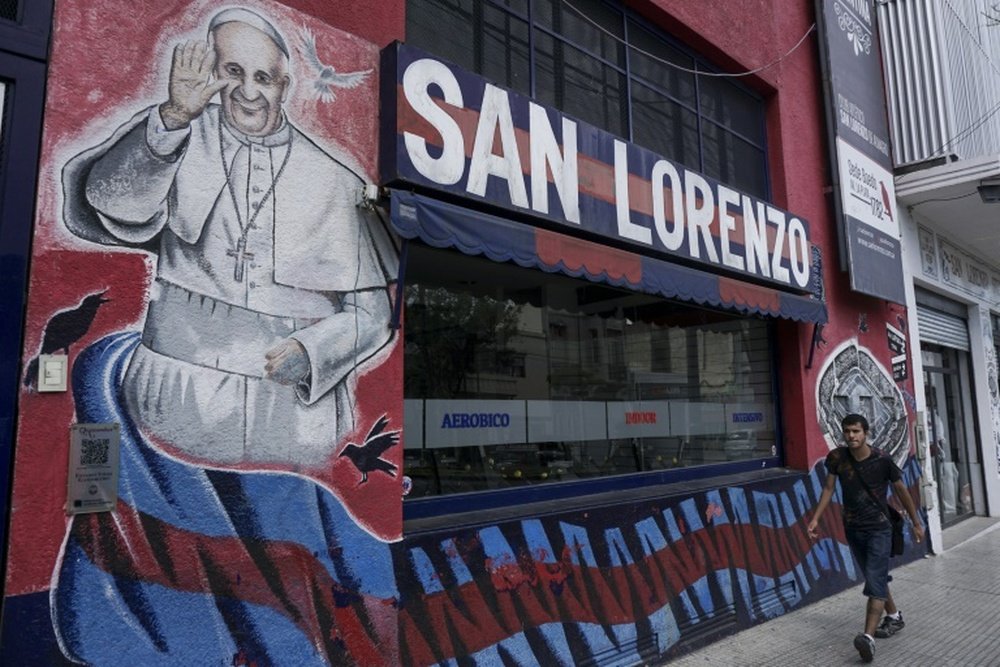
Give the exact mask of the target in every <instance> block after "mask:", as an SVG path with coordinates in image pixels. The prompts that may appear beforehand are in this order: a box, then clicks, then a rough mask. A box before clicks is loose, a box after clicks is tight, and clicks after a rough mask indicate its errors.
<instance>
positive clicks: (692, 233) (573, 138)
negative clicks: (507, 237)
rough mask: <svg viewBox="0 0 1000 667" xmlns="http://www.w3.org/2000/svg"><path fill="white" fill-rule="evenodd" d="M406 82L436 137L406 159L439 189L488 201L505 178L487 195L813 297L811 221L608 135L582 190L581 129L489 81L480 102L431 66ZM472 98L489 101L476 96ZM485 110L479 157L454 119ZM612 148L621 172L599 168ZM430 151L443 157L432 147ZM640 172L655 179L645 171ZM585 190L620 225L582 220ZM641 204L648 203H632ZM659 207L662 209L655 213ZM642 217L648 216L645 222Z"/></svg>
mask: <svg viewBox="0 0 1000 667" xmlns="http://www.w3.org/2000/svg"><path fill="white" fill-rule="evenodd" d="M401 81H402V86H401V90H402V94H403V95H404V97H405V102H406V103H408V104H409V106H410V108H411V109H412V111H413V112H414V113H415V114H416V115H417V116H418V117H419V118H420V119H421V120H422V121H425V122H426V123H427V124H428V125H429V126H430V127H431V128H432V129H433V132H434V133H436V135H437V136H420V135H418V134H415V133H414V132H413V131H412V130H411V129H403V131H402V135H403V145H404V147H405V149H406V157H408V159H409V160H410V162H411V163H412V166H413V169H414V170H415V171H416V172H417V173H418V174H419V175H420V176H422V177H423V178H425V179H427V180H428V181H430V182H431V183H433V184H436V185H440V186H456V187H458V188H462V189H464V190H465V192H467V193H468V194H470V195H474V196H477V197H483V198H485V197H486V196H487V194H486V193H487V185H488V184H489V182H490V179H491V178H492V179H496V180H497V181H500V182H502V183H503V184H504V185H505V187H501V188H500V191H501V192H502V193H504V194H501V195H499V196H498V195H497V194H496V192H495V191H494V189H492V188H491V189H490V195H489V196H490V197H493V198H495V200H496V203H498V204H502V205H510V206H513V207H516V208H518V209H523V210H530V211H534V212H536V213H539V214H543V215H552V211H553V207H554V206H555V204H556V203H558V206H559V208H561V210H562V217H561V219H562V220H563V221H565V222H569V223H572V224H574V225H580V226H581V227H584V228H587V227H588V225H589V226H590V227H591V228H590V231H593V232H596V233H601V234H605V235H609V234H610V235H613V236H614V235H617V237H618V238H621V239H623V240H627V241H629V242H631V243H635V244H639V245H641V246H644V247H646V248H651V249H653V250H665V251H669V252H680V253H682V254H683V253H685V252H686V254H687V256H689V257H691V258H693V259H698V260H701V261H702V262H707V263H712V264H716V265H720V266H724V267H728V268H730V269H733V270H735V271H740V272H749V273H752V274H754V275H756V276H762V277H765V278H769V279H771V280H774V281H777V282H779V283H783V284H786V285H790V286H794V287H796V288H799V289H802V290H808V289H809V287H810V272H811V269H812V266H811V262H812V253H811V250H810V241H809V238H808V232H807V229H806V226H805V223H804V222H803V221H802V220H800V219H799V218H797V217H795V216H793V215H791V214H788V213H786V212H784V211H782V210H780V209H778V208H775V207H773V206H771V205H769V204H767V203H766V202H762V201H759V200H757V199H755V198H753V197H751V196H749V195H745V194H742V193H739V192H737V191H735V190H733V189H731V188H729V187H727V186H725V185H720V184H716V183H713V182H710V181H709V179H707V178H706V177H704V176H702V175H701V174H699V173H697V172H694V171H691V170H689V169H683V167H678V166H677V165H675V164H673V163H672V162H670V161H669V160H666V159H658V160H649V159H648V156H647V155H645V153H648V151H646V152H645V153H644V152H643V150H642V149H639V148H638V147H634V145H632V144H629V143H627V142H625V141H622V140H620V139H614V138H611V135H608V134H607V133H603V132H600V131H597V133H596V135H594V136H591V135H589V134H588V135H587V141H586V145H587V146H589V147H590V148H589V149H588V150H589V151H590V152H589V153H588V154H587V155H586V156H585V157H587V158H588V159H589V160H590V165H589V166H588V170H587V172H585V173H586V179H587V180H586V182H585V183H581V182H580V178H581V172H580V160H579V155H578V147H579V145H580V136H579V135H580V127H579V125H578V123H577V122H575V121H573V120H571V119H569V118H565V117H563V116H562V115H561V114H559V113H558V112H555V111H553V110H551V109H547V108H546V107H543V106H542V105H539V104H537V103H535V102H532V101H525V100H524V99H523V98H521V97H520V96H517V95H516V94H515V93H510V92H508V91H506V90H504V89H502V88H499V87H497V86H495V85H493V84H490V83H483V84H482V88H481V90H482V92H481V93H479V92H476V93H473V92H472V91H473V90H479V88H476V87H472V86H468V87H467V88H466V89H465V90H464V91H463V87H462V86H463V84H462V83H461V82H460V81H459V78H458V76H457V75H456V73H455V72H454V71H452V69H451V68H450V67H449V66H448V65H445V64H444V63H441V62H439V61H436V60H434V59H431V58H420V59H417V60H414V61H413V62H412V63H410V64H409V65H407V66H406V68H405V70H404V71H403V73H402V76H401ZM473 95H476V96H478V97H479V99H469V97H470V96H473ZM477 102H478V103H479V104H478V109H479V112H478V120H477V121H476V128H475V134H474V136H473V137H472V140H471V141H472V146H471V150H467V148H469V147H468V146H467V145H466V137H465V136H464V135H463V133H462V129H461V126H460V125H459V123H458V121H457V120H456V117H457V116H458V112H459V111H462V110H464V109H476V108H477V105H476V103H477ZM514 105H518V106H516V107H515V106H514ZM515 116H516V117H518V118H524V117H525V116H526V117H527V123H528V128H527V132H526V135H527V136H526V137H525V136H521V137H518V132H523V128H522V129H518V128H516V127H515V125H514V118H515ZM555 123H558V125H557V127H558V128H559V130H560V132H559V133H558V134H557V132H556V131H555V128H554V127H553V125H554V124H555ZM588 132H594V128H588ZM425 133H426V130H425ZM595 137H596V140H595ZM519 139H520V143H519ZM525 139H526V141H525ZM602 139H603V140H605V141H606V142H607V143H606V144H605V145H606V146H607V147H609V148H612V147H613V160H612V163H611V164H607V163H606V162H604V160H606V159H607V158H604V159H596V153H595V152H594V151H596V150H597V149H596V148H595V147H594V146H595V145H596V144H598V143H601V140H602ZM429 145H434V146H437V149H438V150H430V149H429ZM522 152H527V155H522ZM466 156H468V161H466ZM653 157H655V156H653ZM467 162H468V166H466V164H467ZM633 163H635V165H640V168H641V169H650V171H649V172H648V173H636V172H635V171H633V170H632V167H633V166H634V165H633ZM648 164H652V167H646V166H645V165H648ZM463 179H464V182H463ZM550 183H551V185H552V187H550ZM529 186H530V187H529ZM645 188H648V190H645V191H643V189H645ZM452 189H454V188H452ZM584 192H585V193H586V196H587V197H590V198H594V199H602V198H603V199H602V200H603V201H607V202H608V203H613V204H614V207H615V216H616V220H615V222H614V223H612V225H611V229H610V230H609V228H608V227H607V226H605V224H604V220H603V219H594V220H587V219H584V216H583V210H582V209H581V193H584ZM553 193H554V197H553ZM600 193H604V194H600ZM612 193H613V194H612ZM611 197H613V202H612V201H611ZM553 199H555V200H558V202H556V201H553ZM633 200H634V201H633ZM637 202H640V203H644V204H642V205H640V206H633V204H634V203H637ZM650 203H651V205H652V210H648V208H647V207H648V206H649V205H650ZM595 210H596V209H595ZM637 210H643V211H645V212H644V213H643V215H642V216H641V217H638V216H637V215H636V211H637ZM588 212H589V209H588ZM591 215H596V214H594V213H591ZM650 218H651V219H652V227H650V223H649V220H650ZM716 224H717V226H718V227H717V229H716V228H715V225H716ZM740 227H742V230H740Z"/></svg>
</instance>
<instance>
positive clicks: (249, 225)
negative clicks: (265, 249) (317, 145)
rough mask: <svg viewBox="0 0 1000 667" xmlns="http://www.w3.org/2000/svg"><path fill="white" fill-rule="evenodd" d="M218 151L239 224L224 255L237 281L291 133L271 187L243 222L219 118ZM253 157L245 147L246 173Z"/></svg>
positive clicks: (283, 162) (281, 169)
mask: <svg viewBox="0 0 1000 667" xmlns="http://www.w3.org/2000/svg"><path fill="white" fill-rule="evenodd" d="M219 153H220V154H221V156H222V171H223V172H224V173H225V174H226V187H227V188H228V190H229V196H230V198H231V199H232V200H233V211H234V212H235V213H236V222H237V224H238V225H239V226H240V237H239V238H238V239H237V240H236V247H235V248H232V249H230V250H227V251H226V255H227V256H229V257H232V258H234V259H235V260H236V261H235V266H234V267H233V280H235V281H236V282H238V283H241V282H243V272H244V270H245V267H246V265H247V262H249V261H250V260H252V259H253V253H252V252H248V251H247V235H248V234H249V233H250V230H251V229H253V228H254V224H253V223H254V220H256V219H257V215H258V214H259V213H260V211H261V209H262V208H264V204H265V203H267V200H268V199H270V198H271V194H272V193H273V192H274V188H275V186H276V185H277V184H278V179H279V178H281V174H282V173H283V172H284V171H285V166H286V165H287V164H288V156H290V155H291V154H292V137H291V134H289V135H288V148H287V149H285V157H284V158H283V159H282V160H281V166H280V167H278V173H277V174H276V175H275V176H274V178H272V179H271V187H269V188H268V189H267V192H265V193H264V196H263V197H261V198H260V202H258V203H257V207H256V208H255V209H254V211H253V213H250V214H249V215H250V219H249V220H247V221H246V223H245V224H244V222H243V217H242V216H241V215H240V203H239V198H237V196H236V188H235V187H234V186H233V179H232V172H230V170H229V162H228V161H227V160H226V146H225V143H224V142H223V140H222V119H221V118H220V119H219ZM252 159H253V150H251V149H250V148H249V147H248V148H247V175H248V177H249V174H250V173H251V168H252V164H251V160H252Z"/></svg>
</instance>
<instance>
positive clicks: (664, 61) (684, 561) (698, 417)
mask: <svg viewBox="0 0 1000 667" xmlns="http://www.w3.org/2000/svg"><path fill="white" fill-rule="evenodd" d="M23 4H24V6H23V7H20V6H19V7H18V9H17V10H15V11H14V12H13V13H12V15H11V17H5V18H4V22H3V23H2V27H3V28H4V29H5V30H8V31H9V32H10V34H16V35H22V36H24V35H27V36H28V37H31V36H32V35H34V37H33V39H35V42H36V43H40V44H45V43H48V44H49V46H48V48H47V49H45V48H38V46H37V44H36V46H34V47H32V45H31V40H30V39H28V40H27V41H28V44H27V45H25V46H21V45H20V42H14V41H12V42H5V44H6V43H10V44H13V45H14V46H13V47H6V46H5V47H2V48H3V49H4V51H3V57H4V58H5V60H0V64H2V65H3V66H4V67H8V69H4V70H0V80H2V82H3V85H4V86H5V87H4V89H3V90H4V91H5V96H4V98H3V102H4V104H5V110H6V111H7V113H6V115H5V121H4V126H3V131H4V137H8V136H9V137H12V138H15V137H16V138H18V139H19V138H22V137H25V136H27V137H30V138H32V139H31V140H29V142H28V143H32V142H34V143H35V144H37V145H38V146H39V147H40V151H39V154H38V155H37V156H35V155H33V154H32V153H30V152H21V151H16V152H15V151H13V150H8V149H7V146H8V144H6V143H5V144H4V147H5V151H4V153H3V154H2V156H0V157H2V160H3V162H0V169H2V171H0V175H3V176H4V178H5V179H8V178H10V177H12V175H13V174H15V173H16V174H18V175H19V176H20V177H21V178H24V175H25V174H31V175H32V178H33V179H35V180H37V185H36V184H34V183H32V184H31V185H30V187H29V188H28V189H27V190H23V189H22V188H21V186H19V185H11V184H10V181H8V180H4V181H2V182H3V184H4V188H5V190H4V199H3V200H2V202H3V204H2V205H3V206H5V207H8V206H15V205H16V206H19V207H20V208H17V209H16V210H15V209H12V210H14V211H15V213H11V214H8V209H7V208H5V209H4V217H3V225H4V226H3V228H0V231H2V232H3V235H2V236H0V240H2V242H3V243H4V247H3V248H2V252H3V254H4V256H5V257H6V256H8V255H10V256H12V257H14V258H15V260H14V264H13V265H12V266H13V267H14V269H15V270H13V271H12V272H11V278H10V280H9V282H8V283H5V287H4V289H5V290H6V292H5V293H4V297H3V298H4V299H5V302H4V308H5V311H6V309H7V303H8V302H9V303H10V304H11V308H12V310H11V312H18V313H21V312H22V311H23V320H19V321H18V322H17V323H16V327H15V328H16V331H12V332H11V333H5V337H4V338H3V340H2V341H0V342H3V344H4V345H5V346H7V347H9V348H10V349H12V350H14V352H13V354H14V355H15V357H16V358H19V359H20V363H18V364H13V365H10V364H8V365H6V366H3V373H4V375H3V377H2V382H3V385H4V387H6V389H5V391H6V392H7V393H6V394H0V397H3V396H6V397H7V398H6V399H4V400H6V401H7V402H8V403H9V407H8V406H7V405H4V406H2V409H3V410H7V413H6V414H9V415H10V417H9V418H8V419H6V421H2V420H0V426H3V428H4V431H3V436H2V437H4V438H7V440H5V441H4V442H7V443H9V446H8V447H7V450H6V453H7V455H8V457H9V458H10V467H11V471H12V474H11V476H10V478H9V482H10V484H11V486H12V491H11V496H10V498H11V501H10V505H9V507H7V508H6V509H7V512H8V514H9V521H8V523H7V530H8V532H7V535H8V539H7V541H6V544H5V547H6V578H5V589H4V605H3V627H2V634H0V653H2V655H3V658H4V661H8V660H9V661H10V662H11V663H12V664H30V663H38V662H39V661H41V662H42V663H44V664H64V663H68V662H75V663H84V664H122V663H129V664H160V663H166V662H172V663H178V662H179V663H182V664H215V663H225V664H233V665H250V664H258V665H260V664H294V665H302V664H358V665H374V664H386V665H397V664H398V665H429V664H438V663H441V664H451V663H452V662H454V661H455V660H470V661H473V662H475V663H476V664H479V663H487V662H489V663H493V662H499V661H503V662H511V663H516V664H610V663H612V662H613V663H615V664H650V663H657V662H662V661H665V660H667V659H669V658H670V657H672V656H676V655H679V654H681V653H684V652H687V651H689V650H691V649H693V648H695V647H697V646H700V645H703V644H705V643H707V642H711V641H714V640H715V639H717V638H719V637H721V636H724V635H726V634H729V633H732V632H735V631H736V630H738V629H740V628H742V627H746V626H749V625H752V624H756V623H760V622H764V621H766V620H767V619H770V618H773V617H775V616H778V615H781V614H783V613H786V612H788V611H791V610H794V609H796V608H799V607H800V606H802V605H804V604H808V603H811V602H814V601H817V600H820V599H822V598H823V597H825V596H827V595H830V594H832V593H834V592H837V591H839V590H842V589H843V588H845V587H847V586H850V585H852V584H854V583H856V582H858V581H859V578H860V574H859V572H858V570H857V566H856V564H855V563H854V561H853V558H852V556H851V555H850V551H849V549H848V547H847V544H846V540H845V537H844V534H843V528H842V526H841V523H840V519H839V516H838V514H839V512H838V511H833V512H830V513H828V514H827V515H825V519H824V523H823V526H822V533H823V538H822V539H820V540H819V541H817V542H815V543H812V542H810V540H809V538H808V537H807V535H806V531H805V526H806V524H807V523H808V521H809V519H810V517H811V512H812V510H813V507H814V505H815V503H816V501H817V500H818V497H819V493H820V486H821V483H822V480H823V477H824V474H825V473H824V469H823V460H824V458H825V456H826V454H827V453H828V452H829V450H830V449H831V448H832V447H835V446H837V444H838V443H839V442H840V434H839V429H840V418H841V417H842V416H843V415H845V414H847V413H849V412H862V413H865V414H866V415H867V416H868V418H869V420H870V421H871V424H872V433H871V435H872V438H873V440H874V442H875V444H876V445H878V446H880V447H882V448H883V449H885V450H887V451H888V452H889V453H890V454H891V455H892V456H893V457H894V459H895V460H896V461H897V463H898V464H899V465H900V467H901V468H902V470H903V472H904V479H905V481H906V484H907V486H908V487H909V489H910V492H911V494H912V495H913V496H914V497H919V494H920V490H921V486H922V483H923V482H922V477H921V474H922V467H923V465H924V463H923V459H920V458H918V457H917V456H916V454H917V453H918V452H919V451H921V450H919V449H917V448H915V447H914V442H915V437H914V433H915V427H916V425H917V422H916V417H917V414H918V413H917V409H918V408H919V405H920V392H919V391H917V388H918V387H921V386H922V385H921V384H920V383H919V381H918V378H917V377H916V375H917V373H916V371H915V369H916V368H917V366H916V363H915V362H914V361H913V357H914V355H915V353H916V349H917V348H918V343H917V342H916V341H917V340H921V341H922V340H923V339H922V338H920V339H918V338H916V337H915V334H914V330H913V323H912V320H913V318H912V317H908V315H907V310H906V308H905V305H903V304H898V303H893V302H892V301H888V300H885V299H883V298H876V297H872V296H868V295H866V294H863V293H861V292H860V291H855V290H854V289H852V283H851V281H850V280H849V279H848V277H847V274H846V273H845V272H844V271H843V270H842V266H843V265H844V262H843V259H842V250H841V247H842V244H841V230H840V227H841V225H840V222H839V216H840V212H839V210H838V209H836V207H834V206H833V205H832V204H831V201H830V197H829V188H830V186H831V184H832V183H833V182H834V181H835V180H836V179H835V178H834V176H833V171H834V170H833V169H831V168H830V167H829V166H828V165H830V159H829V158H830V156H831V153H832V152H833V151H835V148H834V146H833V142H832V141H831V139H830V138H829V136H828V125H827V118H826V116H825V115H824V114H823V113H821V111H822V110H823V109H824V108H825V106H826V100H825V98H824V92H825V91H824V89H823V87H822V84H821V81H822V77H821V75H820V71H821V64H822V56H821V49H820V48H819V39H818V35H817V31H816V24H817V21H818V17H817V7H814V5H813V3H812V2H807V1H806V0H801V1H799V0H796V2H794V3H781V5H780V7H779V6H778V3H756V4H755V5H754V6H753V9H752V10H748V9H747V8H746V7H739V8H737V7H736V6H735V5H734V4H733V3H728V2H724V1H723V0H713V1H711V2H702V3H698V7H697V8H696V7H694V6H693V5H692V4H691V3H685V2H674V1H660V2H628V3H621V2H611V1H609V2H604V1H601V0H587V1H582V0H581V1H574V2H547V1H544V0H523V1H521V2H493V1H492V0H484V1H483V2H464V1H461V0H457V1H454V2H453V1H450V0H410V1H408V2H404V1H403V0H398V1H396V2H387V3H380V4H379V5H378V8H377V9H372V7H371V6H370V3H360V2H350V1H347V0H344V1H341V2H334V3H319V2H311V1H307V0H295V1H291V0H289V1H287V2H282V3H273V2H271V3H268V2H247V3H243V4H240V5H227V4H222V3H218V2H215V1H214V0H193V1H192V0H176V1H174V0H171V1H170V2H167V3H165V4H163V3H161V5H159V6H158V7H157V8H155V9H145V8H144V9H141V10H138V11H137V10H136V9H135V7H134V6H133V5H132V4H131V3H125V2H120V1H119V0H104V1H103V2H101V3H98V4H96V5H95V4H94V3H91V2H84V1H82V0H54V2H51V3H48V5H47V6H49V8H50V9H51V16H49V15H48V14H45V15H44V16H42V15H41V14H38V15H34V14H32V13H31V12H38V11H39V10H37V9H32V10H31V12H29V11H28V9H27V7H28V4H32V6H33V7H35V6H36V5H35V3H23ZM38 4H41V5H46V3H38ZM834 4H836V5H837V6H838V7H840V6H841V4H843V8H845V11H846V10H851V11H853V12H854V13H855V15H856V18H857V19H858V20H861V21H864V20H865V19H866V18H867V19H868V20H869V22H870V21H872V20H874V19H873V17H874V16H875V14H874V12H871V11H868V12H866V11H863V10H864V8H867V9H869V10H871V9H872V8H873V5H869V4H867V3H854V2H851V3H839V2H835V3H834ZM822 6H823V3H820V7H822ZM830 7H831V11H832V7H833V5H830ZM859 7H860V9H859ZM838 11H839V10H838ZM820 23H822V21H820ZM826 25H827V28H828V30H827V32H828V33H829V35H828V36H827V39H839V40H855V39H856V33H854V32H851V31H849V30H847V29H846V27H844V26H843V25H842V26H840V27H837V26H836V22H834V25H833V27H832V28H831V26H830V25H829V22H827V24H826ZM868 30H869V31H870V32H873V31H874V28H873V27H872V26H869V28H868ZM748 35H753V36H755V38H754V39H748V38H747V37H748ZM830 35H832V36H830ZM22 41H24V40H22ZM851 43H852V44H853V43H855V42H851ZM11 49H13V51H12V52H11V53H10V54H8V51H9V50H11ZM12 59H21V60H26V61H30V62H32V63H34V64H35V67H34V69H33V70H31V71H29V72H28V73H26V74H23V75H22V74H20V73H19V70H15V69H12V67H13V66H8V65H7V64H6V63H8V62H13V60H12ZM11 72H13V73H11ZM18 77H20V78H18ZM31 86H34V87H35V88H34V90H36V91H38V92H36V94H35V95H34V96H33V97H32V96H31V95H25V94H22V92H21V91H22V90H29V89H31V88H30V87H31ZM43 87H44V90H45V95H44V97H43V96H42V95H41V93H40V91H41V89H42V88H43ZM10 91H14V92H13V93H11V92H10ZM24 105H27V107H25V108H26V109H27V111H25V112H22V111H21V109H22V107H23V106H24ZM32 105H33V106H32ZM12 110H15V111H17V114H15V111H12ZM18 114H24V115H26V116H27V117H28V118H29V119H30V118H35V125H31V124H30V122H29V123H28V124H27V125H24V124H22V123H25V122H27V121H24V120H22V115H18ZM11 141H12V142H14V141H15V139H11ZM900 187H901V188H902V186H900ZM15 192H19V193H23V192H32V193H34V195H33V196H32V197H30V198H27V199H25V198H23V197H22V201H21V203H20V204H15V203H10V202H15V201H16V200H15V199H14V198H8V195H9V194H10V193H15ZM900 196H901V197H902V195H900ZM835 211H836V212H835ZM5 261H7V260H5ZM7 284H9V285H10V287H8V286H7ZM908 293H909V292H908ZM22 294H26V295H27V297H26V304H24V303H22V302H21V301H18V299H19V298H23V297H20V296H19V295H22ZM6 326H8V328H9V327H10V326H11V325H10V324H9V323H7V324H6ZM921 331H922V330H921ZM921 335H922V334H921ZM928 349H929V350H930V348H928ZM4 363H7V362H4ZM994 366H995V357H994ZM942 367H944V362H942ZM973 370H974V369H973ZM942 391H943V390H942ZM942 395H943V396H947V392H944V393H943V394H942ZM0 416H3V417H6V415H0ZM980 474H982V473H980ZM982 486H983V489H988V488H989V484H983V485H982ZM982 492H983V493H986V491H985V490H984V491H982ZM970 493H975V491H971V492H970ZM956 502H958V501H957V500H956ZM836 507H837V506H836V505H835V509H836ZM907 539H908V548H907V552H906V554H905V556H904V557H903V560H906V559H913V558H917V557H920V556H922V555H923V554H924V553H925V550H926V549H925V545H922V544H921V545H918V544H915V543H913V541H912V536H910V535H909V534H908V536H907ZM932 546H937V545H932Z"/></svg>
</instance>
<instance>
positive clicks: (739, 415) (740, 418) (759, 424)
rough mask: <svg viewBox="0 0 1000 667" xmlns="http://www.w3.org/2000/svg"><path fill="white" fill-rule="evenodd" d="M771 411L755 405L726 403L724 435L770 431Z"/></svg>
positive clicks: (766, 407)
mask: <svg viewBox="0 0 1000 667" xmlns="http://www.w3.org/2000/svg"><path fill="white" fill-rule="evenodd" d="M771 410H772V408H771V407H770V406H767V405H760V404H757V403H727V404H726V433H727V434H729V435H732V434H734V433H741V432H746V431H755V432H765V431H770V430H771Z"/></svg>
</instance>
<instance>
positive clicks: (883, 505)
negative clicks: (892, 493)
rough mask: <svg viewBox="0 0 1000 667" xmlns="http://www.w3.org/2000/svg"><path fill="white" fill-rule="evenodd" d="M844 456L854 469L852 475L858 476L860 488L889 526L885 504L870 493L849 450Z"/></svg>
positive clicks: (890, 518)
mask: <svg viewBox="0 0 1000 667" xmlns="http://www.w3.org/2000/svg"><path fill="white" fill-rule="evenodd" d="M845 456H847V460H848V461H850V462H851V467H852V468H854V474H855V475H857V476H858V481H859V482H861V486H863V487H865V491H867V492H868V495H869V496H871V499H872V500H874V501H875V504H876V505H878V508H879V510H880V511H881V512H882V516H884V517H885V518H886V519H888V521H889V523H890V524H891V523H892V517H891V516H890V515H889V512H888V510H886V506H885V504H884V503H883V502H882V501H881V500H879V499H878V498H877V497H875V493H874V492H873V491H872V489H871V487H870V486H868V482H866V481H865V478H864V476H863V475H862V474H861V469H860V468H858V462H857V461H855V460H854V455H853V454H851V452H850V450H848V452H847V454H846V455H845Z"/></svg>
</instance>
